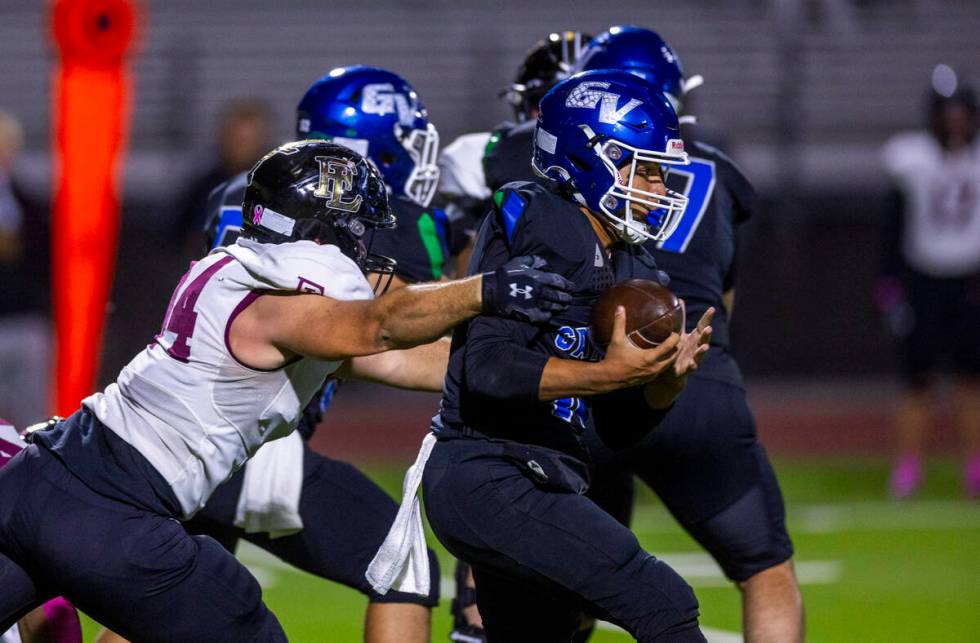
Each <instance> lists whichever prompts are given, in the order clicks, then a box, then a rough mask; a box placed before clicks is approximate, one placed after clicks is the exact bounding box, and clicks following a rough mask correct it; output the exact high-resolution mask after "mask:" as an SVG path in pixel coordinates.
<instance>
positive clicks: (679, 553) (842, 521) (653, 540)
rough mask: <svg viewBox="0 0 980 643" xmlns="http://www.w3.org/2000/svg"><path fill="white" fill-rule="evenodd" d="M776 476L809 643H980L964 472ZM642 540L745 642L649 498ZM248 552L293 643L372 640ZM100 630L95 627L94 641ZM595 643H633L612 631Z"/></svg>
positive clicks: (719, 636)
mask: <svg viewBox="0 0 980 643" xmlns="http://www.w3.org/2000/svg"><path fill="white" fill-rule="evenodd" d="M776 469H777V472H778V474H779V477H780V480H781V482H782V485H783V491H784V494H785V496H786V500H787V504H788V512H789V526H790V530H791V533H792V535H793V538H794V541H795V544H796V551H797V554H796V561H797V571H798V574H799V576H800V579H801V582H802V585H803V595H804V599H805V601H806V609H807V630H808V640H809V641H814V642H822V641H842V642H845V641H846V642H849V643H850V642H858V641H860V642H870V641H873V642H877V641H882V642H894V641H915V642H924V641H942V642H944V643H953V642H964V643H966V642H976V641H980V502H969V501H966V500H962V499H961V496H960V481H959V469H958V467H957V465H956V463H954V462H953V461H952V460H933V461H932V462H931V463H930V466H929V468H928V478H927V483H926V486H925V488H924V490H923V493H922V494H921V496H920V498H919V499H917V500H914V501H909V502H902V503H896V502H891V501H888V500H886V499H885V498H884V495H883V490H884V488H885V479H886V476H887V466H886V463H885V461H884V460H875V459H851V460H841V459H824V460H805V461H804V460H777V462H776ZM370 471H371V472H372V473H373V474H374V475H375V478H376V479H377V480H379V481H380V482H381V483H382V484H384V485H385V487H386V488H388V489H389V490H390V491H391V492H392V493H395V492H397V491H398V490H399V489H400V484H401V471H398V470H394V469H391V468H383V467H377V468H373V469H370ZM338 519H341V520H342V519H343V517H342V516H341V517H338ZM636 531H637V534H638V535H639V537H640V540H641V541H642V542H643V544H644V546H645V547H646V548H647V549H648V550H649V551H651V552H653V553H655V554H657V555H661V556H663V557H664V558H665V559H666V560H668V561H669V562H671V564H673V565H674V566H675V568H676V569H677V570H678V571H679V572H680V573H681V574H682V575H683V576H684V577H685V578H686V579H687V580H688V581H689V582H690V583H691V584H692V585H693V586H694V588H695V590H696V591H697V594H698V598H699V599H700V601H701V615H702V618H701V622H702V625H703V626H704V627H705V629H706V633H707V634H708V639H709V641H724V642H727V641H736V640H740V639H739V637H738V636H737V632H738V631H739V605H738V602H739V598H738V594H737V592H736V591H735V590H734V589H733V588H732V587H731V586H729V585H728V583H727V582H726V581H725V580H724V579H723V578H722V576H721V574H720V572H719V571H718V569H717V567H716V566H715V565H714V563H713V562H712V561H711V559H710V558H708V557H707V556H705V555H703V554H702V553H701V552H700V551H699V549H698V547H697V545H696V544H695V543H694V542H693V541H692V540H691V539H690V538H689V537H688V536H686V535H685V534H684V533H683V532H681V531H680V530H679V529H678V528H677V526H676V525H675V524H674V523H673V521H672V520H671V519H670V517H669V516H668V515H667V514H666V512H665V511H664V510H663V508H662V507H661V506H659V505H658V504H657V502H656V500H655V499H654V498H653V497H652V496H650V495H649V494H646V493H644V494H642V495H641V497H640V504H639V506H638V510H637V515H636ZM430 543H432V544H435V541H434V540H430ZM440 551H441V550H440ZM239 553H240V556H241V557H242V559H243V560H244V561H245V562H246V563H247V564H248V566H249V567H250V568H251V569H252V571H253V572H254V573H255V574H256V576H257V577H258V578H259V580H260V582H261V583H262V585H263V586H264V588H265V597H266V601H267V602H268V604H269V606H270V607H271V608H272V610H273V611H275V612H276V613H277V614H278V615H279V617H280V619H281V621H282V623H283V625H284V627H285V628H286V632H287V633H288V634H289V637H290V640H292V641H297V642H300V643H307V642H309V643H314V642H321V641H331V642H333V641H336V642H340V643H347V642H356V641H359V640H360V637H361V617H362V615H363V609H364V604H365V601H364V599H363V598H361V596H360V595H359V594H357V593H355V592H352V591H350V590H347V589H344V588H340V587H338V586H336V585H332V584H330V583H327V582H325V581H322V580H320V579H318V578H315V577H312V576H309V575H307V574H304V573H301V572H297V571H294V570H292V569H290V568H288V567H286V566H285V565H283V564H282V563H279V562H278V561H276V560H275V559H273V558H271V557H270V556H268V555H267V554H265V553H264V552H261V551H259V550H257V549H255V548H252V547H243V548H242V550H241V551H240V552H239ZM441 554H442V561H443V576H447V575H451V570H452V567H451V563H450V561H449V558H448V557H447V556H446V555H445V552H442V551H441ZM447 570H448V572H447ZM444 587H446V584H445V583H444ZM443 593H444V595H445V594H446V592H445V591H444V592H443ZM447 603H448V601H444V605H443V607H442V608H440V609H439V610H438V611H437V613H436V615H435V621H434V626H433V641H447V640H448V638H447V633H448V631H449V618H448V613H447V608H446V607H445V604H447ZM95 630H96V628H95V626H94V625H93V624H92V623H90V622H89V623H86V640H87V641H89V640H91V639H92V637H93V635H94V632H95ZM592 640H593V641H596V642H597V643H602V642H608V643H613V642H618V641H629V640H630V637H628V636H627V635H625V634H623V633H621V632H616V631H612V630H608V629H607V630H602V631H600V632H599V633H598V634H597V635H596V636H594V637H593V639H592Z"/></svg>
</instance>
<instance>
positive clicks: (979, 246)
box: [883, 132, 980, 277]
mask: <svg viewBox="0 0 980 643" xmlns="http://www.w3.org/2000/svg"><path fill="white" fill-rule="evenodd" d="M883 160H884V164H885V169H886V170H887V171H888V173H889V174H890V175H891V177H892V179H893V180H894V181H895V183H896V184H897V185H898V186H899V188H900V189H901V190H902V193H903V195H904V196H905V215H904V216H905V225H904V235H903V238H902V255H903V257H904V258H905V261H906V262H907V263H908V264H909V265H910V266H911V267H912V268H914V269H916V270H918V271H919V272H922V273H925V274H927V275H930V276H933V277H963V276H966V275H970V274H974V273H976V272H977V271H978V270H980V140H978V141H975V142H974V144H973V145H971V146H969V147H968V148H966V149H964V150H961V151H959V152H957V153H955V154H950V153H949V152H946V151H945V150H943V148H942V147H941V146H940V145H939V142H938V141H937V140H936V139H935V138H934V137H933V136H931V135H930V134H928V133H926V132H916V133H908V134H900V135H898V136H895V137H894V138H892V139H891V140H890V141H888V143H887V144H886V145H885V147H884V150H883Z"/></svg>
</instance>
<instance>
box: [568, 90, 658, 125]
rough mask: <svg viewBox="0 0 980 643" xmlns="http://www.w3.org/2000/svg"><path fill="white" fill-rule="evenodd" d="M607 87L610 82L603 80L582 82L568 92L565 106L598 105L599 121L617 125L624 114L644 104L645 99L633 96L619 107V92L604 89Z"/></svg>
mask: <svg viewBox="0 0 980 643" xmlns="http://www.w3.org/2000/svg"><path fill="white" fill-rule="evenodd" d="M607 87H609V83H607V82H603V81H595V80H589V81H585V82H583V83H580V84H579V85H578V86H577V87H576V88H575V89H573V90H572V91H571V92H570V93H569V94H568V98H566V99H565V106H566V107H582V108H584V109H595V107H596V105H598V106H599V122H600V123H606V124H608V125H615V124H616V123H618V122H619V121H620V120H621V119H622V118H623V117H624V116H626V115H627V114H629V113H630V112H632V111H633V110H634V109H635V108H636V107H639V106H640V105H642V104H643V101H640V100H637V99H635V98H631V99H630V101H629V102H628V103H626V104H625V105H623V106H622V107H621V108H619V109H617V108H616V106H617V104H618V103H619V94H614V93H613V92H607V91H603V90H604V89H606V88H607Z"/></svg>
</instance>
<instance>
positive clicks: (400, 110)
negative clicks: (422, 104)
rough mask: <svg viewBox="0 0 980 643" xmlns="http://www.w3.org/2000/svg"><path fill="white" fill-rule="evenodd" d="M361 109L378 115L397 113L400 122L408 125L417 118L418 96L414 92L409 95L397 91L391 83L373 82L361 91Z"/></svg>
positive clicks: (366, 112)
mask: <svg viewBox="0 0 980 643" xmlns="http://www.w3.org/2000/svg"><path fill="white" fill-rule="evenodd" d="M361 111H362V112H364V113H365V114H377V115H378V116H384V115H385V114H394V113H397V114H398V123H399V124H401V125H404V126H405V127H408V126H410V125H411V124H412V121H414V120H415V118H414V116H415V112H416V111H418V97H416V96H415V94H414V92H413V93H412V94H410V95H408V96H406V95H405V94H403V93H401V92H396V91H395V86H394V85H392V84H391V83H372V84H370V85H365V86H364V90H363V91H362V92H361Z"/></svg>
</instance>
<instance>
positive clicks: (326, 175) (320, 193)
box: [313, 156, 363, 212]
mask: <svg viewBox="0 0 980 643" xmlns="http://www.w3.org/2000/svg"><path fill="white" fill-rule="evenodd" d="M316 162H317V163H319V164H320V183H319V185H317V187H316V190H314V191H313V196H317V197H320V198H321V199H326V201H327V207H328V208H333V209H335V210H343V211H344V212H357V210H358V209H359V208H360V207H361V201H363V198H362V197H361V195H360V194H357V195H355V196H354V197H353V198H348V197H349V194H350V192H351V191H352V190H353V189H354V176H355V175H356V174H357V170H356V169H355V168H354V164H353V163H351V162H350V161H348V160H346V159H339V158H337V157H335V156H318V157H316Z"/></svg>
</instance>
